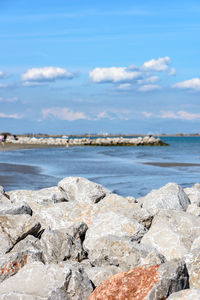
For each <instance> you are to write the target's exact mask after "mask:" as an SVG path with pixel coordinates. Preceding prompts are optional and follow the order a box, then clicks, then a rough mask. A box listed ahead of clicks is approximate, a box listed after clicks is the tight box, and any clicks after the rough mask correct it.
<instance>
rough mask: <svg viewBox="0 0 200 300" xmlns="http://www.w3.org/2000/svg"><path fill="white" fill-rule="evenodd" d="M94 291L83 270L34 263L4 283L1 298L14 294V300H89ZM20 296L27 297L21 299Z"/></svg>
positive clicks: (69, 266) (0, 289) (1, 288)
mask: <svg viewBox="0 0 200 300" xmlns="http://www.w3.org/2000/svg"><path fill="white" fill-rule="evenodd" d="M92 290H93V288H92V284H91V282H90V280H89V278H88V276H87V275H86V273H85V272H84V270H83V269H81V268H76V267H73V266H71V265H69V264H66V265H54V264H50V265H44V264H42V263H41V262H33V263H30V264H27V265H25V266H24V267H23V268H22V269H21V270H20V271H19V272H18V273H17V274H16V275H15V276H13V277H10V278H8V279H7V280H5V281H4V282H2V283H1V284H0V299H8V298H6V297H7V296H9V295H10V294H13V295H14V296H16V297H15V298H13V299H26V298H25V296H26V295H28V296H32V297H38V298H32V299H59V298H58V296H59V297H60V299H69V300H88V298H89V295H90V294H91V292H92ZM19 294H21V295H22V296H23V297H24V298H17V297H18V295H19ZM55 295H57V296H55ZM64 295H66V298H63V297H64ZM54 296H55V297H57V298H54ZM39 297H40V298H39ZM27 299H29V298H27ZM30 299H31V298H30Z"/></svg>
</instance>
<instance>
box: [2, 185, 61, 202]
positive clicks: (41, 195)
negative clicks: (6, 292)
mask: <svg viewBox="0 0 200 300" xmlns="http://www.w3.org/2000/svg"><path fill="white" fill-rule="evenodd" d="M7 195H8V196H9V197H10V200H11V201H12V202H14V201H15V202H22V201H25V202H27V203H28V204H29V203H32V202H36V203H40V204H50V203H57V202H63V201H66V200H65V199H64V197H63V194H62V193H61V191H60V189H59V188H58V187H57V186H55V187H50V188H45V189H41V190H37V191H32V190H16V191H10V192H8V193H7Z"/></svg>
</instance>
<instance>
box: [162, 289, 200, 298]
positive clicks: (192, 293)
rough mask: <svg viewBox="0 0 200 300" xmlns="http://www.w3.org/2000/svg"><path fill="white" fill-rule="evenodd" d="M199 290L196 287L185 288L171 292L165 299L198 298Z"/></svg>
mask: <svg viewBox="0 0 200 300" xmlns="http://www.w3.org/2000/svg"><path fill="white" fill-rule="evenodd" d="M199 299H200V290H198V289H186V290H183V291H179V292H176V293H173V294H171V295H170V296H169V297H168V298H167V300H199Z"/></svg>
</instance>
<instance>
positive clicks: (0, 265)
mask: <svg viewBox="0 0 200 300" xmlns="http://www.w3.org/2000/svg"><path fill="white" fill-rule="evenodd" d="M31 238H32V240H33V241H34V240H37V239H36V238H34V237H33V236H32V237H31V236H28V237H27V238H26V239H27V241H29V242H30V240H31ZM26 239H25V240H26ZM23 242H24V240H23V241H21V242H19V243H18V244H17V245H16V246H18V247H16V248H15V247H14V248H15V249H13V250H12V251H11V252H9V253H7V254H4V255H1V256H0V282H2V281H3V280H5V279H7V278H9V277H10V276H13V275H15V274H16V273H17V272H18V271H19V270H20V269H21V268H23V266H24V265H26V264H27V263H30V262H33V261H42V262H43V253H42V250H41V249H38V248H37V247H36V246H35V245H34V246H32V247H31V246H30V245H29V247H24V249H22V245H20V247H19V244H20V243H21V244H23V245H25V243H23Z"/></svg>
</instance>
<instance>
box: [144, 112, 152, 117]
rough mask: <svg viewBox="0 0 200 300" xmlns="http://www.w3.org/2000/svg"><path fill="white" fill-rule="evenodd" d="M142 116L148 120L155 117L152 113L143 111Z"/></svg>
mask: <svg viewBox="0 0 200 300" xmlns="http://www.w3.org/2000/svg"><path fill="white" fill-rule="evenodd" d="M142 114H143V115H144V116H145V117H147V118H150V117H151V116H152V115H153V114H152V113H150V112H146V111H142Z"/></svg>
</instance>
